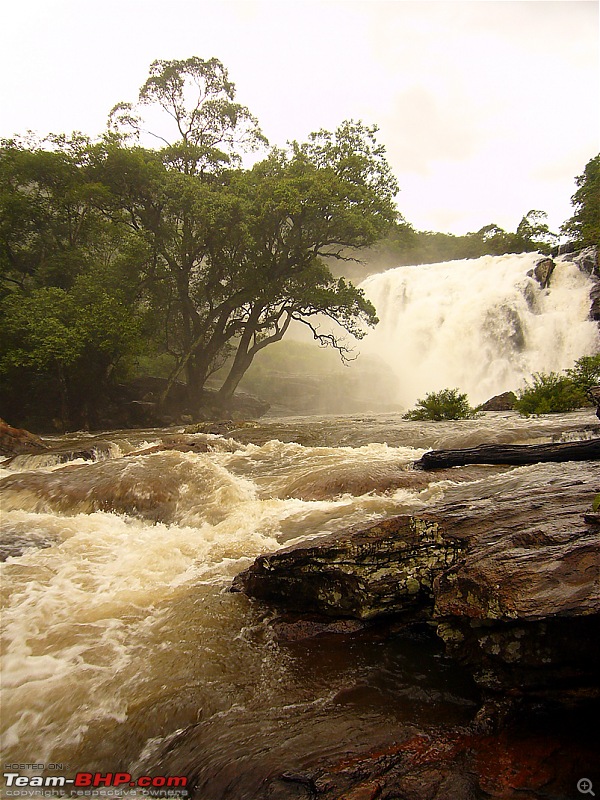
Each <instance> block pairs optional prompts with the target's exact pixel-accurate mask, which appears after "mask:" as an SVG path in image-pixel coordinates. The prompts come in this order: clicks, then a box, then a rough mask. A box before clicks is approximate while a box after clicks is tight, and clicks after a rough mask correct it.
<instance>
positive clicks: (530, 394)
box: [515, 372, 587, 417]
mask: <svg viewBox="0 0 600 800" xmlns="http://www.w3.org/2000/svg"><path fill="white" fill-rule="evenodd" d="M586 402H587V401H586V397H585V391H584V390H583V388H582V387H581V386H578V385H577V384H576V383H575V382H574V381H573V380H571V378H569V377H568V376H567V375H559V374H557V373H556V372H550V373H544V372H536V373H534V374H533V375H532V378H531V383H526V385H525V388H524V389H523V390H521V391H520V392H519V393H518V394H517V400H516V402H515V409H516V410H517V411H518V412H519V413H520V414H523V416H527V417H529V416H532V415H537V414H552V413H560V412H566V411H574V410H575V409H576V408H581V407H582V406H585V405H586Z"/></svg>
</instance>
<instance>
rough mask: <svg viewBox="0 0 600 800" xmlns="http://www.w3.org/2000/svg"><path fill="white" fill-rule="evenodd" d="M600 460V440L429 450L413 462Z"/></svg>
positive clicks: (427, 465)
mask: <svg viewBox="0 0 600 800" xmlns="http://www.w3.org/2000/svg"><path fill="white" fill-rule="evenodd" d="M596 459H600V439H591V440H588V441H584V442H566V443H565V444H532V445H527V444H522V445H494V444H483V445H480V446H479V447H471V448H468V449H465V450H432V451H431V452H429V453H425V455H423V456H422V458H420V459H419V461H415V464H414V466H415V467H416V468H417V469H441V468H442V467H463V466H465V464H515V465H517V466H520V465H524V464H538V463H540V462H542V461H594V460H596Z"/></svg>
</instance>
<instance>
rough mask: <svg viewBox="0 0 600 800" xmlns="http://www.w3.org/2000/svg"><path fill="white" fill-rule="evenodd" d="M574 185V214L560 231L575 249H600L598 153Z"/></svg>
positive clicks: (599, 160)
mask: <svg viewBox="0 0 600 800" xmlns="http://www.w3.org/2000/svg"><path fill="white" fill-rule="evenodd" d="M575 183H576V185H577V186H578V189H577V191H576V192H575V194H574V195H573V197H572V198H571V202H572V203H573V205H574V206H575V213H574V214H573V216H572V217H571V218H570V219H568V220H567V221H566V222H565V223H564V225H563V226H562V229H561V231H562V233H564V234H565V235H567V236H568V237H569V238H570V239H572V240H573V241H574V243H575V245H576V246H577V247H590V246H592V245H596V246H597V247H600V153H599V154H598V155H597V156H594V158H592V159H590V161H588V163H587V164H586V166H585V169H584V171H583V174H582V175H578V176H577V177H576V178H575Z"/></svg>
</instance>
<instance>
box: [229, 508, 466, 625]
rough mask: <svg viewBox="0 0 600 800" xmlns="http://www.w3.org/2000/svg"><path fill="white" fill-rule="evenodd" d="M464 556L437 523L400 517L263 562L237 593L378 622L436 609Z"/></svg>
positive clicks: (244, 576)
mask: <svg viewBox="0 0 600 800" xmlns="http://www.w3.org/2000/svg"><path fill="white" fill-rule="evenodd" d="M460 551H461V545H460V544H459V543H458V542H457V541H456V540H453V539H452V538H451V537H444V536H442V533H441V529H440V527H439V524H438V523H437V522H436V521H434V520H431V521H424V520H422V519H419V518H417V517H411V516H398V517H392V518H390V519H384V520H381V521H380V522H378V523H376V524H375V525H370V526H369V527H367V528H364V529H356V530H352V531H349V532H347V533H343V534H334V535H331V536H327V537H325V538H323V539H321V540H319V541H318V542H316V543H314V544H310V545H306V546H299V547H291V548H286V549H284V550H280V551H278V552H276V553H273V554H272V555H266V556H260V557H259V558H257V559H256V560H255V562H254V563H253V564H252V565H251V566H250V567H249V568H248V569H247V570H245V571H244V572H242V573H241V574H240V575H238V576H237V577H236V578H235V580H234V582H233V586H232V589H233V591H243V592H245V593H246V594H249V595H251V596H253V597H257V598H260V599H262V600H266V601H269V602H273V603H277V604H282V605H284V606H285V607H286V608H291V609H293V610H303V611H311V612H317V613H320V614H326V615H331V616H348V617H356V618H358V619H370V618H373V617H375V616H378V615H381V614H392V613H399V612H403V611H405V610H406V609H407V608H412V609H425V608H430V607H431V606H432V602H431V601H432V588H433V579H434V578H435V576H436V575H437V574H438V573H439V572H441V570H443V569H446V568H448V567H449V566H450V565H451V564H454V563H455V562H456V560H457V559H458V556H459V553H460Z"/></svg>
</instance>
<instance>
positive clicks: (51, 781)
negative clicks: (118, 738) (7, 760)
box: [3, 772, 187, 797]
mask: <svg viewBox="0 0 600 800" xmlns="http://www.w3.org/2000/svg"><path fill="white" fill-rule="evenodd" d="M3 775H4V781H5V786H6V790H7V791H6V795H7V797H27V796H30V792H31V790H32V789H36V790H37V792H36V794H42V796H46V797H51V796H52V795H53V794H54V792H53V791H52V790H61V794H63V793H64V790H65V789H67V790H68V789H71V790H72V792H71V794H73V795H92V796H96V795H98V796H99V795H103V794H108V792H101V791H91V790H100V789H108V788H110V789H120V790H121V791H119V792H114V793H113V792H111V793H110V794H111V795H112V796H113V797H118V796H121V795H122V794H125V793H126V792H123V791H122V790H123V789H125V790H126V789H128V788H132V789H138V790H140V789H141V790H148V791H147V794H148V795H151V794H156V795H158V794H160V795H162V796H164V793H166V794H167V795H178V796H180V797H181V796H187V791H186V786H187V778H186V777H185V776H183V775H168V776H167V775H155V776H150V775H141V776H140V777H139V778H132V776H131V775H130V774H129V772H107V773H105V774H103V773H101V772H78V773H77V774H76V775H75V777H74V778H67V777H66V776H64V775H21V774H20V773H19V772H4V773H3ZM44 790H50V791H48V792H46V791H44ZM153 790H154V791H153ZM161 790H162V791H161Z"/></svg>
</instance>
